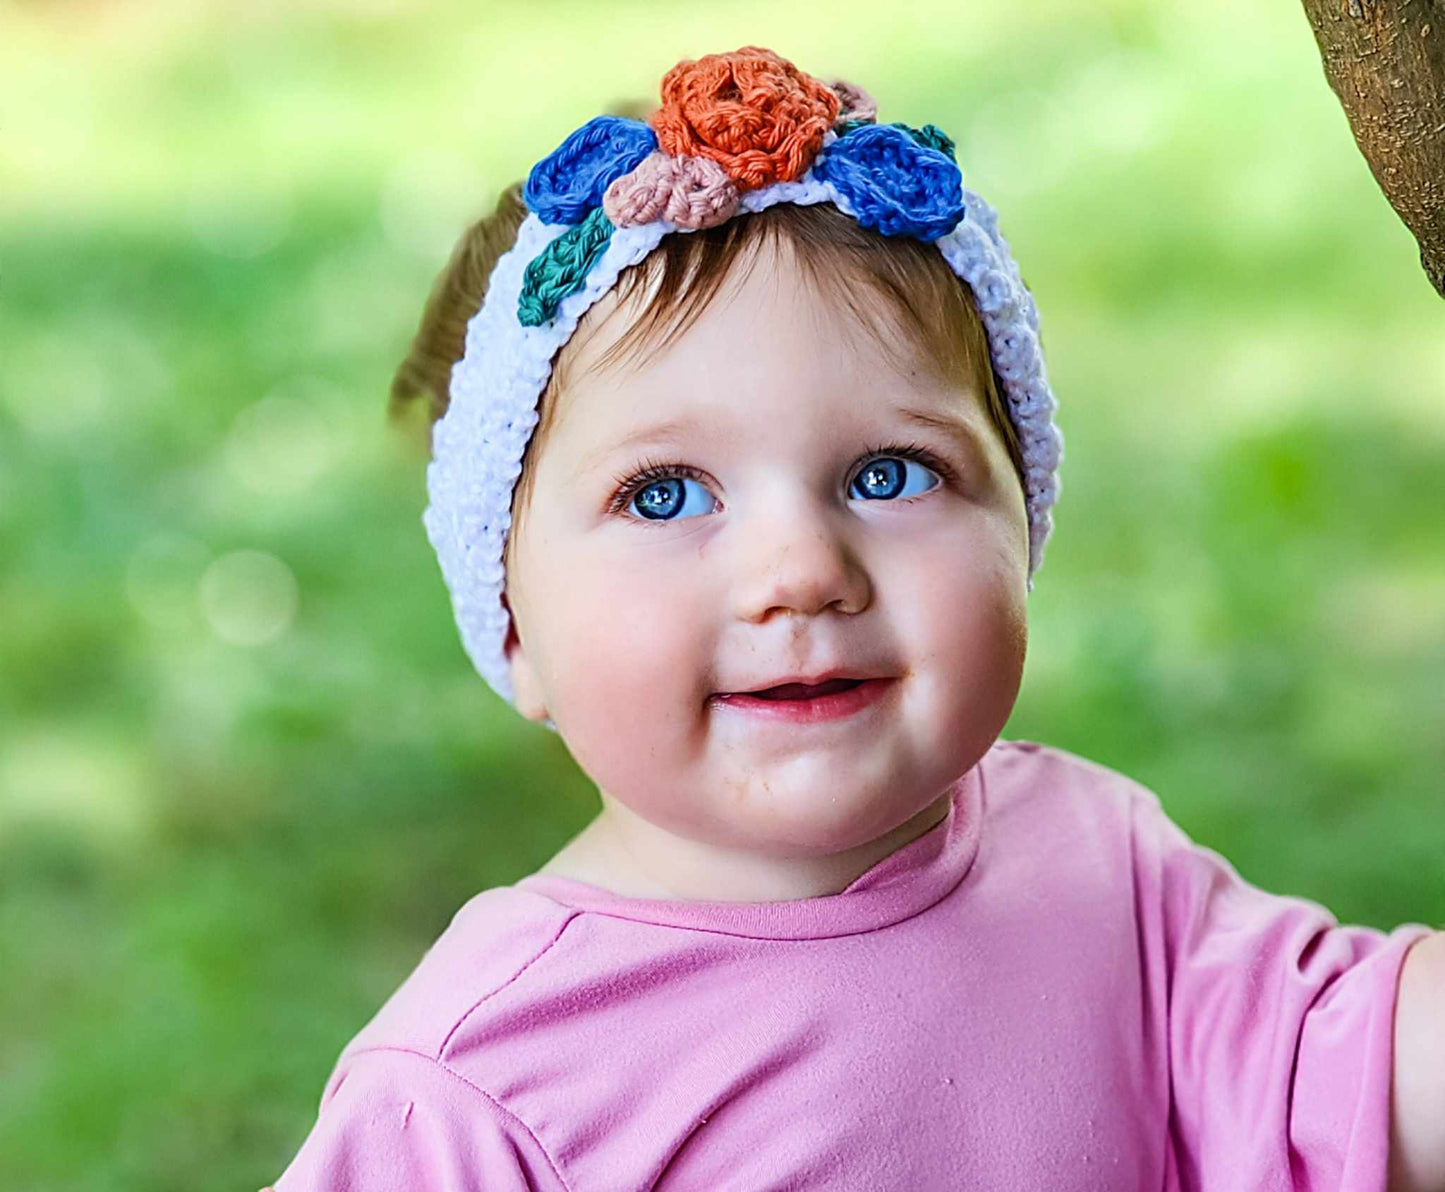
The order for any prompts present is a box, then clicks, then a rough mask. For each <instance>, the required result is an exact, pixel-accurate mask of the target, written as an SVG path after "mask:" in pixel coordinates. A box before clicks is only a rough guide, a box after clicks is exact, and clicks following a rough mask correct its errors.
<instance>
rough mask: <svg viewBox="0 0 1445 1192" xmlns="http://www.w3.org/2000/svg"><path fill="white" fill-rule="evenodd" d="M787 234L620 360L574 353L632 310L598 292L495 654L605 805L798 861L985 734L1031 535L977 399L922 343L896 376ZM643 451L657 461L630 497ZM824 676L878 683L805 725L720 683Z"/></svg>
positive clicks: (896, 815)
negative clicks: (927, 458)
mask: <svg viewBox="0 0 1445 1192" xmlns="http://www.w3.org/2000/svg"><path fill="white" fill-rule="evenodd" d="M782 251H783V253H784V255H783V256H782V257H781V258H780V257H778V256H777V254H776V253H775V252H774V251H773V250H770V249H766V248H765V249H764V250H762V251H761V252H760V254H759V256H758V259H757V260H756V262H755V264H754V267H753V269H752V270H751V272H750V273H749V274H748V276H747V277H746V279H741V276H740V272H735V273H734V274H733V276H732V277H730V278H729V279H728V281H727V283H725V285H724V287H723V289H722V290H721V291H719V293H718V294H717V296H716V297H715V298H714V299H713V300H712V301H711V303H710V304H709V305H708V307H707V308H706V310H705V311H704V312H703V314H702V315H701V317H700V318H699V319H698V321H697V322H696V323H695V324H694V325H693V326H692V327H691V328H690V329H689V330H688V331H687V332H685V333H684V334H683V336H682V337H681V338H680V339H678V340H675V341H674V342H673V343H672V344H670V345H668V347H667V348H666V349H665V350H664V351H663V352H662V353H661V354H658V353H657V352H655V351H654V352H652V353H651V354H650V355H649V356H648V358H647V359H646V362H645V363H643V364H641V365H640V366H637V365H634V364H632V363H629V364H627V365H618V366H616V367H615V369H609V370H607V371H604V372H599V371H596V370H594V369H592V368H591V365H592V364H593V362H595V361H596V360H597V358H598V357H599V356H600V355H601V354H602V352H603V350H604V349H605V348H606V347H607V346H608V345H609V344H611V343H612V342H614V340H615V339H616V338H617V336H618V335H619V334H620V333H621V331H622V328H623V325H624V324H625V323H629V322H630V321H631V320H632V318H633V317H634V316H635V313H636V311H635V309H634V308H632V307H619V305H618V304H617V302H616V301H615V299H616V291H613V292H612V293H610V294H609V295H607V296H605V297H604V298H603V299H602V300H601V301H600V302H599V303H598V305H597V306H595V307H594V308H593V309H592V311H591V312H589V316H588V319H587V321H586V323H585V325H584V328H583V332H582V334H586V332H587V330H588V329H591V328H594V327H595V328H596V330H595V333H594V334H591V335H590V337H589V338H587V339H582V340H580V341H579V342H578V344H577V351H576V355H575V356H574V358H573V361H572V362H571V363H570V364H569V367H568V377H569V378H571V380H570V383H569V384H568V386H567V387H566V391H565V392H564V393H563V395H562V397H561V400H562V402H563V406H562V408H560V409H559V410H558V412H557V413H558V419H559V420H558V422H557V424H556V426H555V428H554V430H553V432H552V433H551V435H550V437H549V438H548V440H547V442H546V443H545V445H544V449H543V451H542V453H541V455H540V456H539V457H538V458H537V459H536V460H535V462H534V466H535V467H536V469H537V471H536V476H535V486H534V489H533V493H532V499H531V502H530V504H529V507H528V508H527V509H526V511H525V520H524V521H523V522H522V523H521V528H520V536H519V538H518V539H517V541H516V543H515V544H514V545H515V551H516V554H515V557H514V559H513V564H512V568H511V571H510V573H509V575H508V604H509V607H510V608H511V610H512V614H513V621H514V624H513V630H514V636H513V638H512V639H510V640H509V646H508V650H509V658H510V663H511V671H512V677H513V681H514V684H515V688H516V702H517V707H518V709H519V710H520V711H521V712H522V713H523V714H524V715H526V716H528V717H529V718H532V719H537V720H540V719H542V718H543V717H544V716H551V718H552V720H553V721H554V722H555V724H556V725H557V728H558V730H559V732H560V734H561V736H562V738H563V740H564V741H565V742H566V744H567V746H568V748H569V749H570V751H571V752H572V755H573V756H574V758H575V759H576V760H577V763H578V765H580V766H581V767H582V769H583V770H584V771H585V772H586V773H587V774H588V775H589V776H590V777H591V778H592V780H593V781H595V782H596V783H597V785H598V787H599V788H600V789H601V792H602V794H603V797H604V803H606V802H607V801H608V800H612V801H615V802H616V803H618V804H621V805H622V806H623V807H625V808H626V809H627V810H628V812H630V813H632V814H634V815H635V816H638V817H641V818H642V819H644V820H646V821H648V822H649V823H650V824H652V825H656V826H657V827H659V828H661V829H663V830H665V832H666V833H668V834H670V835H671V836H681V837H685V838H687V839H688V840H689V841H693V842H705V843H706V844H708V845H714V846H719V847H722V848H726V849H730V850H732V849H735V850H741V851H743V852H747V853H750V854H753V855H757V856H768V857H775V858H785V857H797V858H802V857H821V856H824V855H825V854H832V853H836V852H839V851H841V850H844V849H849V848H855V847H857V846H859V845H861V844H863V843H865V842H867V841H872V840H876V839H877V838H878V837H879V836H881V835H883V834H884V833H886V832H889V831H890V830H892V829H894V828H896V827H897V826H898V825H900V824H902V823H903V822H904V821H905V820H907V819H909V818H910V817H911V816H914V815H916V814H918V813H919V812H920V811H922V810H924V809H926V808H927V807H928V806H929V805H930V804H931V803H933V802H935V801H936V800H937V799H938V798H939V796H940V794H941V792H944V791H946V790H947V788H948V786H949V784H950V783H951V782H952V781H953V780H954V779H955V778H957V777H958V776H959V775H960V774H962V773H964V772H965V771H966V770H968V769H969V767H971V766H972V765H973V763H974V762H975V761H976V760H978V758H980V757H981V756H982V755H983V754H984V753H985V752H986V751H987V749H988V747H989V746H990V745H991V744H992V743H993V741H994V740H995V739H996V738H997V737H998V734H999V732H1000V731H1001V730H1002V728H1003V726H1004V724H1005V722H1006V721H1007V719H1008V716H1009V713H1010V711H1011V709H1012V707H1013V704H1014V700H1015V697H1016V696H1017V694H1018V689H1019V684H1020V681H1021V678H1022V673H1023V664H1024V653H1025V643H1026V637H1027V631H1026V622H1025V615H1024V603H1025V593H1026V576H1027V570H1028V528H1027V520H1026V516H1025V509H1024V501H1023V495H1022V493H1021V491H1020V488H1019V484H1018V480H1017V478H1016V476H1015V474H1014V472H1013V469H1012V466H1011V464H1010V462H1009V457H1008V453H1007V449H1006V448H1005V446H1004V444H1003V443H1002V441H1001V440H1000V438H999V435H998V433H997V431H996V430H995V429H994V428H993V427H992V426H991V424H990V423H989V420H988V417H987V414H986V413H985V408H984V406H983V400H982V397H981V395H980V394H978V393H975V392H970V391H967V390H964V389H961V388H959V387H957V386H956V385H950V384H949V383H947V382H945V381H944V380H943V379H942V378H941V377H939V376H937V375H936V374H935V373H934V371H932V369H931V368H930V367H929V366H928V365H927V364H926V362H925V361H924V360H923V358H922V357H921V356H920V357H919V358H918V360H917V362H916V364H915V366H913V367H911V368H902V369H901V370H900V366H899V364H897V363H895V362H894V361H893V360H891V359H890V358H889V356H888V355H887V353H885V351H884V350H883V349H882V348H881V347H880V346H879V345H878V344H877V343H876V341H875V340H874V339H873V338H872V336H870V335H869V334H867V333H866V332H865V331H864V330H863V329H862V328H861V327H859V326H858V325H857V324H856V323H855V322H854V321H853V319H852V318H851V316H849V315H848V314H847V313H846V312H842V311H836V310H834V309H833V307H832V306H831V305H830V304H828V303H827V302H826V301H825V300H824V299H822V298H820V297H818V296H817V295H815V294H814V293H813V292H812V290H811V288H810V287H809V285H808V282H807V281H806V279H805V278H804V277H802V276H800V274H799V273H798V272H797V270H796V269H795V268H793V267H792V266H791V264H790V262H789V259H788V257H787V255H786V250H782ZM608 316H611V317H608ZM903 342H904V340H903V336H902V334H901V333H900V335H899V343H900V344H901V343H903ZM908 410H912V411H916V412H920V413H921V414H923V415H926V416H927V417H929V418H931V419H934V420H938V421H940V422H942V423H944V424H946V425H949V426H955V427H956V428H957V430H956V432H954V433H950V432H949V431H948V430H943V429H936V428H934V427H932V426H929V425H926V424H924V423H922V422H920V421H918V420H915V419H912V418H910V417H909V416H908V415H907V414H906V413H905V412H904V411H908ZM664 423H669V424H674V429H673V430H672V431H671V432H670V433H668V434H663V433H662V432H661V431H657V432H656V433H654V434H652V435H651V436H650V437H646V438H642V437H640V436H642V435H644V434H646V433H647V432H649V431H653V430H654V429H655V428H659V427H661V426H662V424H664ZM910 443H912V444H918V445H920V446H921V447H923V448H924V449H925V450H926V451H927V452H928V453H930V455H931V456H932V457H934V458H935V459H936V460H937V461H938V462H939V464H941V465H942V466H941V467H935V466H932V465H930V464H929V463H927V462H924V461H920V460H918V459H915V458H910V457H909V455H908V454H907V453H906V452H901V451H899V450H898V449H897V448H898V447H899V446H901V445H905V444H910ZM645 458H646V459H650V460H652V461H655V462H658V463H661V464H664V465H669V467H668V468H666V469H665V470H664V471H663V473H661V478H660V479H659V478H650V479H645V480H642V481H640V482H639V483H638V485H637V486H636V487H633V488H631V490H630V492H629V491H627V490H626V489H625V488H624V487H623V486H622V485H620V484H619V482H618V479H617V478H618V477H619V476H620V477H624V478H625V477H629V476H632V475H634V474H635V473H636V472H637V471H638V470H639V468H640V467H641V466H642V464H643V462H644V459H645ZM671 465H677V466H676V467H672V466H671ZM945 469H946V470H945ZM833 670H840V671H842V672H843V673H845V674H851V675H858V676H875V677H880V678H886V679H888V680H890V681H889V682H888V683H886V684H884V685H882V686H881V689H880V690H881V694H880V695H879V697H878V698H877V699H875V700H874V702H872V703H871V704H869V705H868V706H866V707H864V708H862V709H861V710H858V711H855V712H854V713H852V714H851V715H846V716H842V717H840V718H834V719H829V720H819V721H817V722H813V723H806V722H802V721H799V720H796V719H792V720H790V719H783V718H777V717H768V716H764V715H759V714H756V713H754V712H750V711H745V710H743V709H741V708H740V707H738V706H736V704H733V703H730V701H728V700H726V699H722V698H720V697H721V695H722V694H724V693H735V692H745V691H756V690H758V689H760V688H766V687H769V686H771V685H773V684H776V683H779V682H782V681H783V680H785V679H787V678H788V677H790V676H799V675H800V676H815V675H818V674H820V673H822V672H825V671H833Z"/></svg>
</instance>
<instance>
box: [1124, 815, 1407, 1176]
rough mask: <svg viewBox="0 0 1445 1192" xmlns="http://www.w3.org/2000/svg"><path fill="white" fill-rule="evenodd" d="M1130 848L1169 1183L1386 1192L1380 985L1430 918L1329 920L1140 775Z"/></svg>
mask: <svg viewBox="0 0 1445 1192" xmlns="http://www.w3.org/2000/svg"><path fill="white" fill-rule="evenodd" d="M1134 849H1135V857H1134V860H1135V867H1136V892H1137V893H1138V896H1139V906H1140V912H1139V913H1140V918H1141V923H1142V924H1143V930H1144V931H1145V933H1146V936H1147V937H1150V938H1151V939H1152V941H1153V942H1154V944H1155V946H1156V950H1157V951H1158V952H1160V953H1162V961H1161V970H1162V977H1163V983H1164V988H1165V1007H1166V1019H1167V1050H1168V1066H1169V1079H1170V1094H1171V1095H1170V1103H1171V1107H1170V1121H1169V1134H1170V1141H1171V1144H1172V1149H1173V1150H1174V1152H1175V1158H1176V1163H1177V1167H1178V1171H1179V1176H1180V1183H1181V1185H1182V1187H1183V1188H1185V1189H1193V1190H1208V1189H1214V1188H1249V1189H1252V1190H1257V1192H1266V1190H1268V1192H1274V1190H1279V1192H1284V1190H1299V1192H1304V1190H1306V1189H1308V1190H1309V1192H1320V1190H1322V1189H1332V1190H1334V1189H1350V1190H1351V1192H1385V1188H1386V1183H1387V1179H1388V1161H1389V1137H1390V1089H1391V1077H1392V1068H1393V1052H1394V1017H1395V996H1396V991H1397V987H1398V984H1399V976H1400V969H1401V967H1402V964H1403V961H1404V956H1405V953H1406V952H1407V951H1408V950H1409V947H1410V945H1411V944H1413V943H1415V942H1416V941H1417V940H1419V939H1421V938H1423V937H1424V936H1426V935H1428V934H1429V933H1430V930H1431V929H1430V928H1428V927H1426V926H1424V925H1423V924H1414V923H1412V924H1406V925H1403V926H1400V927H1397V928H1395V929H1394V930H1393V931H1391V932H1389V933H1385V932H1382V931H1379V930H1376V929H1374V928H1369V927H1351V926H1340V924H1339V923H1338V921H1337V920H1336V919H1335V917H1334V916H1333V915H1331V914H1330V912H1329V911H1327V910H1326V909H1325V908H1324V907H1322V906H1320V905H1319V904H1318V903H1315V902H1311V901H1308V900H1306V899H1303V898H1293V897H1285V896H1280V895H1275V894H1269V893H1266V892H1265V891H1263V890H1260V889H1258V888H1256V887H1255V886H1253V885H1251V884H1249V883H1248V882H1246V881H1244V880H1243V879H1242V878H1241V877H1240V876H1239V874H1238V873H1237V872H1236V871H1235V869H1234V867H1233V866H1232V865H1231V864H1230V863H1229V862H1228V861H1226V860H1225V859H1224V858H1223V857H1222V856H1220V855H1219V854H1218V853H1217V852H1215V851H1213V850H1212V849H1208V848H1205V847H1203V846H1201V845H1198V844H1195V843H1194V842H1193V841H1191V840H1190V839H1189V838H1188V837H1187V836H1186V835H1185V834H1184V832H1183V831H1182V830H1181V829H1180V828H1179V827H1178V826H1177V825H1176V824H1174V823H1173V821H1171V820H1170V819H1169V818H1168V817H1167V816H1166V815H1165V814H1164V811H1163V809H1162V808H1161V806H1160V805H1159V801H1158V798H1157V797H1156V796H1155V795H1154V794H1153V793H1152V792H1149V791H1147V790H1144V789H1143V788H1140V793H1139V794H1138V796H1137V798H1136V800H1135V807H1134Z"/></svg>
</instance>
